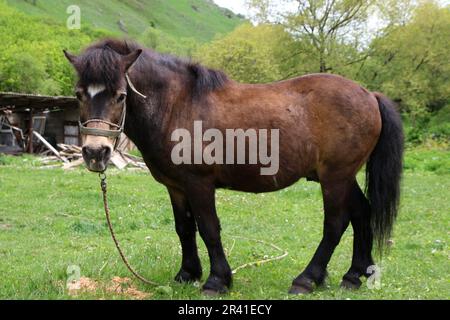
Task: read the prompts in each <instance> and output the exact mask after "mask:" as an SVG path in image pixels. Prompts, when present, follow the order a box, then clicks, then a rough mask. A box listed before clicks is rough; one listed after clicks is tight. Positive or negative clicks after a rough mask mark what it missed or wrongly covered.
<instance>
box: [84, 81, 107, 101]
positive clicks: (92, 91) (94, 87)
mask: <svg viewBox="0 0 450 320" xmlns="http://www.w3.org/2000/svg"><path fill="white" fill-rule="evenodd" d="M105 89H106V88H105V86H104V85H102V84H91V85H90V86H89V87H88V88H87V92H88V94H89V96H90V97H91V99H92V98H94V97H95V96H96V95H97V94H99V93H100V92H102V91H105Z"/></svg>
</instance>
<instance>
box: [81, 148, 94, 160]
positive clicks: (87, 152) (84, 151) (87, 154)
mask: <svg viewBox="0 0 450 320" xmlns="http://www.w3.org/2000/svg"><path fill="white" fill-rule="evenodd" d="M81 154H82V155H83V157H84V158H91V157H92V148H89V147H83V148H81Z"/></svg>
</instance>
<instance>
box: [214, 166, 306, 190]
mask: <svg viewBox="0 0 450 320" xmlns="http://www.w3.org/2000/svg"><path fill="white" fill-rule="evenodd" d="M302 177H306V175H305V174H301V173H298V172H291V173H287V172H282V171H281V170H280V171H279V172H278V173H277V174H274V175H261V174H260V172H256V173H255V172H254V170H252V171H251V172H249V171H248V170H245V169H244V168H243V169H241V170H239V169H236V170H233V172H230V173H229V174H228V175H226V176H222V177H221V179H219V181H218V182H217V183H216V187H218V188H224V189H230V190H236V191H244V192H253V193H262V192H272V191H277V190H281V189H284V188H286V187H289V186H290V185H292V184H294V183H295V182H297V181H298V180H299V179H300V178H302Z"/></svg>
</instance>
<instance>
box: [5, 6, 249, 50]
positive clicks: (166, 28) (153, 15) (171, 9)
mask: <svg viewBox="0 0 450 320" xmlns="http://www.w3.org/2000/svg"><path fill="white" fill-rule="evenodd" d="M7 3H8V4H9V5H11V6H13V7H15V8H17V9H19V10H20V11H22V12H25V13H27V14H30V15H34V16H38V17H42V18H50V19H54V20H56V21H58V22H60V23H62V24H64V25H65V23H66V20H67V18H68V14H67V13H66V9H67V7H68V6H69V5H78V6H79V7H80V9H81V24H82V26H83V25H89V26H90V27H93V28H95V29H97V28H99V29H105V30H108V31H110V32H113V33H115V34H118V35H119V34H121V35H125V33H124V32H123V31H121V29H120V28H119V25H118V21H119V20H122V21H123V23H124V24H125V26H126V28H127V31H128V34H127V35H129V36H131V37H134V38H135V37H138V36H140V35H141V34H142V33H143V32H144V31H145V30H146V29H147V28H148V27H150V26H154V27H155V28H156V29H158V30H161V31H163V32H165V33H167V34H169V35H171V36H173V37H176V38H194V39H196V40H198V41H201V42H206V41H208V40H211V39H212V38H213V37H214V36H215V35H216V34H218V33H228V32H231V31H232V30H233V29H234V28H235V27H236V26H237V25H239V24H240V23H242V21H243V20H242V19H241V18H239V17H237V16H236V15H234V14H232V13H231V12H228V11H226V12H225V11H223V10H222V9H220V8H219V7H218V6H216V5H215V4H213V3H211V2H210V1H207V0H140V1H138V0H130V1H120V0H108V1H89V0H75V1H73V0H57V1H56V0H38V1H37V4H36V5H33V4H32V3H31V1H23V0H7ZM194 7H195V8H196V9H194ZM229 16H230V17H229Z"/></svg>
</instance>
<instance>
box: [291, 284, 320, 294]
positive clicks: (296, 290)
mask: <svg viewBox="0 0 450 320" xmlns="http://www.w3.org/2000/svg"><path fill="white" fill-rule="evenodd" d="M313 291H314V288H313V287H312V286H304V285H300V286H299V285H293V286H292V287H291V288H290V289H289V294H309V293H312V292H313Z"/></svg>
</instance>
